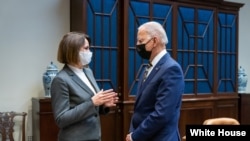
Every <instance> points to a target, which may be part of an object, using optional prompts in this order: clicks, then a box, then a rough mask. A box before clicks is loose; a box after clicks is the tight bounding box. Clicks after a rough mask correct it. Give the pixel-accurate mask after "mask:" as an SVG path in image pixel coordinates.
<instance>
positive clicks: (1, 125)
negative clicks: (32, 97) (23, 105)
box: [0, 111, 27, 141]
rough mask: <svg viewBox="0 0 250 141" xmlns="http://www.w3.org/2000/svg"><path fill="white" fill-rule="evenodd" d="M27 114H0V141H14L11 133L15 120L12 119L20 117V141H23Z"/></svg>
mask: <svg viewBox="0 0 250 141" xmlns="http://www.w3.org/2000/svg"><path fill="white" fill-rule="evenodd" d="M26 115H27V113H25V112H22V113H18V112H13V111H11V112H0V134H1V136H2V140H1V139H0V140H1V141H14V137H13V132H14V125H15V120H14V118H15V117H17V116H19V117H22V124H21V126H22V141H25V119H26Z"/></svg>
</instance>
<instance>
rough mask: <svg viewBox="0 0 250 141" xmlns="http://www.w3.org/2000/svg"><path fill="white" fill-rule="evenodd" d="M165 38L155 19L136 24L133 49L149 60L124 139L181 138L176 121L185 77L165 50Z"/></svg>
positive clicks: (177, 140)
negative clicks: (137, 26)
mask: <svg viewBox="0 0 250 141" xmlns="http://www.w3.org/2000/svg"><path fill="white" fill-rule="evenodd" d="M167 43H168V38H167V35H166V32H165V30H164V28H163V27H162V26H161V25H160V24H159V23H157V22H154V21H151V22H147V23H144V24H143V25H141V26H140V27H139V28H138V33H137V45H136V49H137V52H138V54H139V55H140V56H141V57H142V58H144V59H147V60H149V62H150V67H149V68H147V70H146V71H147V74H146V76H144V77H146V78H141V79H140V81H139V84H138V91H137V95H136V101H135V105H134V114H133V116H132V119H131V124H130V129H129V134H128V135H127V136H126V141H180V140H181V139H180V134H179V129H178V122H179V117H180V108H181V101H182V93H183V91H184V78H183V72H182V68H181V67H180V65H179V64H178V63H177V62H176V61H175V60H174V59H173V58H171V56H170V54H169V53H167V50H166V44H167Z"/></svg>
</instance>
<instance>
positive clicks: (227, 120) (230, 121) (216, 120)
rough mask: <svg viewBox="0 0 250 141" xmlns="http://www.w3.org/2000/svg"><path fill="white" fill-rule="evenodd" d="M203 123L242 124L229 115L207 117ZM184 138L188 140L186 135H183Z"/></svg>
mask: <svg viewBox="0 0 250 141" xmlns="http://www.w3.org/2000/svg"><path fill="white" fill-rule="evenodd" d="M203 125H240V123H239V121H238V120H236V119H234V118H229V117H218V118H210V119H206V120H205V121H204V122H203ZM182 139H183V140H186V136H183V137H182Z"/></svg>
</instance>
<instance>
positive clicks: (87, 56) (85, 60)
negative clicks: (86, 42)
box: [79, 51, 92, 65]
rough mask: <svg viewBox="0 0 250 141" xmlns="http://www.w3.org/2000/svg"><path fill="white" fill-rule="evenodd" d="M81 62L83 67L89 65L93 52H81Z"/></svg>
mask: <svg viewBox="0 0 250 141" xmlns="http://www.w3.org/2000/svg"><path fill="white" fill-rule="evenodd" d="M79 55H80V61H81V63H82V65H88V64H89V63H90V61H91V58H92V52H90V51H80V53H79Z"/></svg>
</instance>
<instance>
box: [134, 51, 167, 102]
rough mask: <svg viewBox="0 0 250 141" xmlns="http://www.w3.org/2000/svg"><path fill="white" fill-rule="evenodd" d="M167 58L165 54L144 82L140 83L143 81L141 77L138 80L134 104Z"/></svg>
mask: <svg viewBox="0 0 250 141" xmlns="http://www.w3.org/2000/svg"><path fill="white" fill-rule="evenodd" d="M169 57H170V56H169V54H168V53H167V54H165V55H164V56H163V57H162V58H161V59H160V61H159V62H158V63H157V64H156V65H155V67H154V68H153V70H152V71H151V73H150V74H149V75H148V77H147V79H146V80H145V82H142V80H143V78H142V77H141V78H140V81H139V86H140V88H139V89H138V92H137V98H136V103H135V104H137V101H138V100H139V99H140V97H141V94H142V92H143V90H144V89H145V88H146V87H147V85H148V83H149V82H150V81H151V80H152V79H153V77H154V76H155V75H156V73H157V72H158V71H159V70H160V69H161V65H162V64H164V63H165V62H166V61H167V60H168V58H169Z"/></svg>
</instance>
